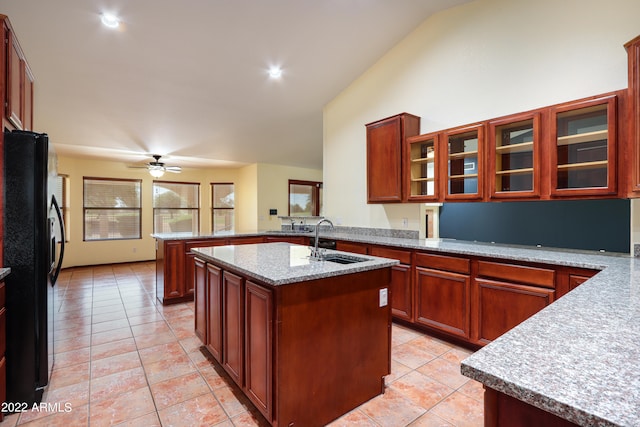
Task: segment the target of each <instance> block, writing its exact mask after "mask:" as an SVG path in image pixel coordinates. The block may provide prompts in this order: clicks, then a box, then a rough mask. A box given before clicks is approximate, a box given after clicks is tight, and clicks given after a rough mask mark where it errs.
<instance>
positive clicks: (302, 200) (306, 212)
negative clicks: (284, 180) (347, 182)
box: [289, 179, 322, 216]
mask: <svg viewBox="0 0 640 427" xmlns="http://www.w3.org/2000/svg"><path fill="white" fill-rule="evenodd" d="M321 211H322V183H321V182H316V181H297V180H293V179H290V180H289V216H319V215H320V212H321Z"/></svg>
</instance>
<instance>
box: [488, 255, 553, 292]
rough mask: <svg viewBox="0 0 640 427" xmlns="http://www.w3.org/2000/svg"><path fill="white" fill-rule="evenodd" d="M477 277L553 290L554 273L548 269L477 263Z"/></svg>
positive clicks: (496, 263)
mask: <svg viewBox="0 0 640 427" xmlns="http://www.w3.org/2000/svg"><path fill="white" fill-rule="evenodd" d="M478 276H483V277H492V278H494V279H503V280H511V281H514V282H519V283H526V284H529V285H537V286H544V287H545V288H552V289H554V288H555V286H556V281H555V278H556V272H555V270H551V269H548V268H541V267H528V266H523V265H512V264H502V263H498V262H488V261H478Z"/></svg>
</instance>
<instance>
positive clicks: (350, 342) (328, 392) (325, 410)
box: [192, 243, 398, 427]
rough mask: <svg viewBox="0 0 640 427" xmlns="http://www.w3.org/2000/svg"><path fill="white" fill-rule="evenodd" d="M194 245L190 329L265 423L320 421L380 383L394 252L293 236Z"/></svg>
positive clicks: (387, 347) (385, 370)
mask: <svg viewBox="0 0 640 427" xmlns="http://www.w3.org/2000/svg"><path fill="white" fill-rule="evenodd" d="M192 252H193V253H194V255H195V258H194V260H193V262H194V271H195V310H196V316H195V318H196V320H195V328H196V334H197V335H198V336H199V337H200V339H201V340H202V341H203V344H204V347H205V348H206V350H207V351H208V352H209V353H210V355H211V356H212V357H213V358H214V359H215V360H216V361H217V362H218V363H220V365H221V366H222V367H223V368H224V369H225V370H226V372H227V373H228V374H229V376H230V377H231V379H232V380H233V381H234V382H235V383H236V384H237V385H238V386H239V387H240V388H241V390H242V391H243V392H244V393H245V394H246V396H247V397H248V398H249V399H250V400H251V402H252V403H253V404H254V405H255V406H256V407H257V408H258V409H259V410H260V412H261V413H262V414H263V415H264V416H265V418H266V419H267V421H268V422H269V423H271V425H273V426H291V427H293V426H322V425H326V424H327V423H328V422H330V421H332V420H334V419H336V418H338V417H340V416H341V415H343V414H345V413H347V412H349V411H350V410H352V409H354V408H356V407H357V406H359V405H360V404H362V403H364V402H366V401H368V400H369V399H371V398H373V397H374V396H377V395H379V394H381V393H383V392H384V376H385V375H388V374H389V373H390V367H391V312H390V307H389V304H388V300H387V299H388V286H389V282H390V279H391V267H392V266H394V265H396V264H397V263H398V261H396V260H391V259H385V258H379V257H372V256H357V257H355V256H353V255H352V254H346V253H342V252H338V251H328V252H327V253H326V254H327V255H333V256H334V258H333V259H335V260H338V261H340V262H335V261H330V260H328V259H329V258H327V260H314V259H310V256H309V255H310V252H311V251H310V248H308V247H307V246H302V245H296V244H290V243H265V244H245V245H228V246H218V247H200V248H194V249H192ZM336 255H337V256H338V259H336V258H335V256H336Z"/></svg>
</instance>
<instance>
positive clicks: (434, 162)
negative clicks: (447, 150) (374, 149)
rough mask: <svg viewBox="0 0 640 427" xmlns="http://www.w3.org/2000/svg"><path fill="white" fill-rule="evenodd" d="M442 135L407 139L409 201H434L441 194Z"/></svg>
mask: <svg viewBox="0 0 640 427" xmlns="http://www.w3.org/2000/svg"><path fill="white" fill-rule="evenodd" d="M439 141H440V135H439V134H437V133H432V134H426V135H419V136H413V137H410V138H407V144H406V156H405V158H407V159H409V161H408V162H409V166H408V167H407V168H406V170H407V172H408V173H407V174H406V178H405V185H406V187H407V188H408V189H409V197H408V199H409V201H423V202H427V201H434V200H437V199H438V196H439V194H440V189H439V186H440V178H439V173H440V163H441V161H439V160H438V157H439V155H440V142H439Z"/></svg>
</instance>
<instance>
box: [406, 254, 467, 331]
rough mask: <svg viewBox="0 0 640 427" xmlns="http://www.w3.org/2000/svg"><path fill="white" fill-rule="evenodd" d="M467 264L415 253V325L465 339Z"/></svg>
mask: <svg viewBox="0 0 640 427" xmlns="http://www.w3.org/2000/svg"><path fill="white" fill-rule="evenodd" d="M470 265H471V263H470V260H468V259H464V258H457V257H450V256H443V255H435V254H424V253H417V254H416V272H415V278H416V279H415V301H416V303H415V304H416V316H415V322H416V324H418V325H422V326H426V327H429V328H432V329H435V330H438V331H440V332H445V333H447V334H449V335H453V336H455V337H458V338H462V339H464V340H468V339H469V336H470V335H469V334H470V327H471V321H470V319H471V293H470V291H471V278H470V273H471V269H470Z"/></svg>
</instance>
